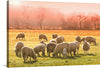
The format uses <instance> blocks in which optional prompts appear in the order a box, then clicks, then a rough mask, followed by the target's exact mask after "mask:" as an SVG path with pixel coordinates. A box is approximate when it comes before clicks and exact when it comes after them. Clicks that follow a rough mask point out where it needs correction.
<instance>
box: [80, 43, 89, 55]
mask: <svg viewBox="0 0 100 68" xmlns="http://www.w3.org/2000/svg"><path fill="white" fill-rule="evenodd" d="M82 48H83V50H84V54H86V52H88V51H89V50H90V44H89V43H88V42H87V41H84V42H83V45H82Z"/></svg>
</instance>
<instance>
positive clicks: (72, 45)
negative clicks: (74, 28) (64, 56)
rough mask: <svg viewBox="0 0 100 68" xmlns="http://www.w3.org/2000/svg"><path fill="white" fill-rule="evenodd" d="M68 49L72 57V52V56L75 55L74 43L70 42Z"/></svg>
mask: <svg viewBox="0 0 100 68" xmlns="http://www.w3.org/2000/svg"><path fill="white" fill-rule="evenodd" d="M69 47H70V55H71V56H72V52H73V53H74V55H76V54H75V53H76V43H74V42H71V43H69Z"/></svg>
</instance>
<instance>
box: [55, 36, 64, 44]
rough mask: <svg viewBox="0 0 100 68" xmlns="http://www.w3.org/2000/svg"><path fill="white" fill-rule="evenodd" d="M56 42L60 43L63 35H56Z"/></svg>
mask: <svg viewBox="0 0 100 68" xmlns="http://www.w3.org/2000/svg"><path fill="white" fill-rule="evenodd" d="M56 41H57V43H62V42H63V41H64V37H63V36H58V37H57V38H56Z"/></svg>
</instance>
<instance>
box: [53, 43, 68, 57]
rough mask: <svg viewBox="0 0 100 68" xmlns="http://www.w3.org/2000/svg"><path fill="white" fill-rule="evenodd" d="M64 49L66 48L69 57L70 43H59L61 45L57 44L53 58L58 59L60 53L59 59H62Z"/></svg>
mask: <svg viewBox="0 0 100 68" xmlns="http://www.w3.org/2000/svg"><path fill="white" fill-rule="evenodd" d="M64 48H66V50H67V53H68V56H69V52H70V48H69V44H68V43H59V44H57V45H56V47H55V49H54V51H53V53H52V56H53V57H56V56H57V57H58V53H59V57H61V54H62V52H63V49H64Z"/></svg>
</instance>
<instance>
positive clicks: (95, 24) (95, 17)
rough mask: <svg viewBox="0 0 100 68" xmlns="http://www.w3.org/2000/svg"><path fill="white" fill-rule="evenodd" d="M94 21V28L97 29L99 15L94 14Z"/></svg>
mask: <svg viewBox="0 0 100 68" xmlns="http://www.w3.org/2000/svg"><path fill="white" fill-rule="evenodd" d="M91 19H92V21H93V22H94V28H95V29H96V26H97V21H99V15H97V14H96V15H94V16H92V18H91Z"/></svg>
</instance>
